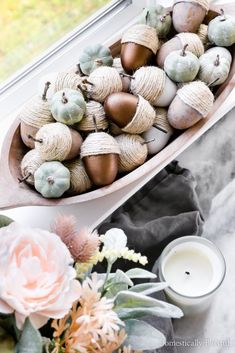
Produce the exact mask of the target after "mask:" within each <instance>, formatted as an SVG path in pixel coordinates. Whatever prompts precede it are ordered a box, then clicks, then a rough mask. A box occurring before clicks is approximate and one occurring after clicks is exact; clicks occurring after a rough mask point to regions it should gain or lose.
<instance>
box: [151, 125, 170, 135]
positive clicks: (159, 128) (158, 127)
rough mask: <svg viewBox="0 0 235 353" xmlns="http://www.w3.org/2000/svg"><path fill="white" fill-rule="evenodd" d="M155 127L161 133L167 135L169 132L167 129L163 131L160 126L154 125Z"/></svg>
mask: <svg viewBox="0 0 235 353" xmlns="http://www.w3.org/2000/svg"><path fill="white" fill-rule="evenodd" d="M153 126H154V127H155V128H156V129H158V130H159V131H162V132H164V134H167V131H166V130H165V129H163V128H162V127H161V126H160V125H158V124H154V125H153Z"/></svg>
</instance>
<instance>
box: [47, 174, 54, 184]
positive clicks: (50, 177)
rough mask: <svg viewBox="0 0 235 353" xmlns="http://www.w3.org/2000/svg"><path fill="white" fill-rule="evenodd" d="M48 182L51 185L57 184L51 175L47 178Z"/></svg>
mask: <svg viewBox="0 0 235 353" xmlns="http://www.w3.org/2000/svg"><path fill="white" fill-rule="evenodd" d="M47 181H48V184H50V185H53V184H54V183H55V179H54V177H53V176H52V175H49V177H47Z"/></svg>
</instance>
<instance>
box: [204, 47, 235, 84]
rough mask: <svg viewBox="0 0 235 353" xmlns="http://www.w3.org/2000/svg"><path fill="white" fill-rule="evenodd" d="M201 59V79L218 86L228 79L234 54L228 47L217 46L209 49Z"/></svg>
mask: <svg viewBox="0 0 235 353" xmlns="http://www.w3.org/2000/svg"><path fill="white" fill-rule="evenodd" d="M199 61H200V70H199V79H200V80H201V81H203V82H205V83H207V84H211V86H217V85H221V84H222V83H223V82H224V81H225V80H226V79H227V77H228V75H229V71H230V67H231V62H232V56H231V54H230V52H229V51H228V50H227V49H226V48H222V47H215V48H211V49H209V50H207V51H206V52H205V54H203V55H202V56H201V57H200V58H199Z"/></svg>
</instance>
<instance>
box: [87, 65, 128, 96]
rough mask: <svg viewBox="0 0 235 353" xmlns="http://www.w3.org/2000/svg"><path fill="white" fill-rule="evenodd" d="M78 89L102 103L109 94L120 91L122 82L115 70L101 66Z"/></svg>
mask: <svg viewBox="0 0 235 353" xmlns="http://www.w3.org/2000/svg"><path fill="white" fill-rule="evenodd" d="M80 87H81V89H82V90H83V91H84V92H85V93H86V94H87V96H89V98H92V99H93V100H95V101H97V102H100V103H103V102H104V101H105V99H106V98H107V97H108V96H109V95H110V94H111V93H115V92H121V91H122V80H121V77H120V75H119V73H118V71H117V70H116V69H115V68H113V67H109V66H102V67H99V68H98V69H96V70H94V71H93V72H92V73H91V74H90V76H89V77H88V79H84V80H83V84H81V85H80Z"/></svg>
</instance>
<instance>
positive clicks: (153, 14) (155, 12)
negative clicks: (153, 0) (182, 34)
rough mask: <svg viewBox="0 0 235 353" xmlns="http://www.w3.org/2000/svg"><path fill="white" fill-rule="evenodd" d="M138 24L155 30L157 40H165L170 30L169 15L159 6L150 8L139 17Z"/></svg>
mask: <svg viewBox="0 0 235 353" xmlns="http://www.w3.org/2000/svg"><path fill="white" fill-rule="evenodd" d="M140 23H142V24H146V25H148V26H150V27H153V28H155V29H156V31H157V34H158V37H159V38H165V37H166V36H167V34H168V33H169V31H170V29H171V15H170V13H169V12H167V11H166V9H165V8H164V7H163V6H161V5H156V6H150V7H147V8H145V9H144V10H143V12H142V14H141V15H140Z"/></svg>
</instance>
